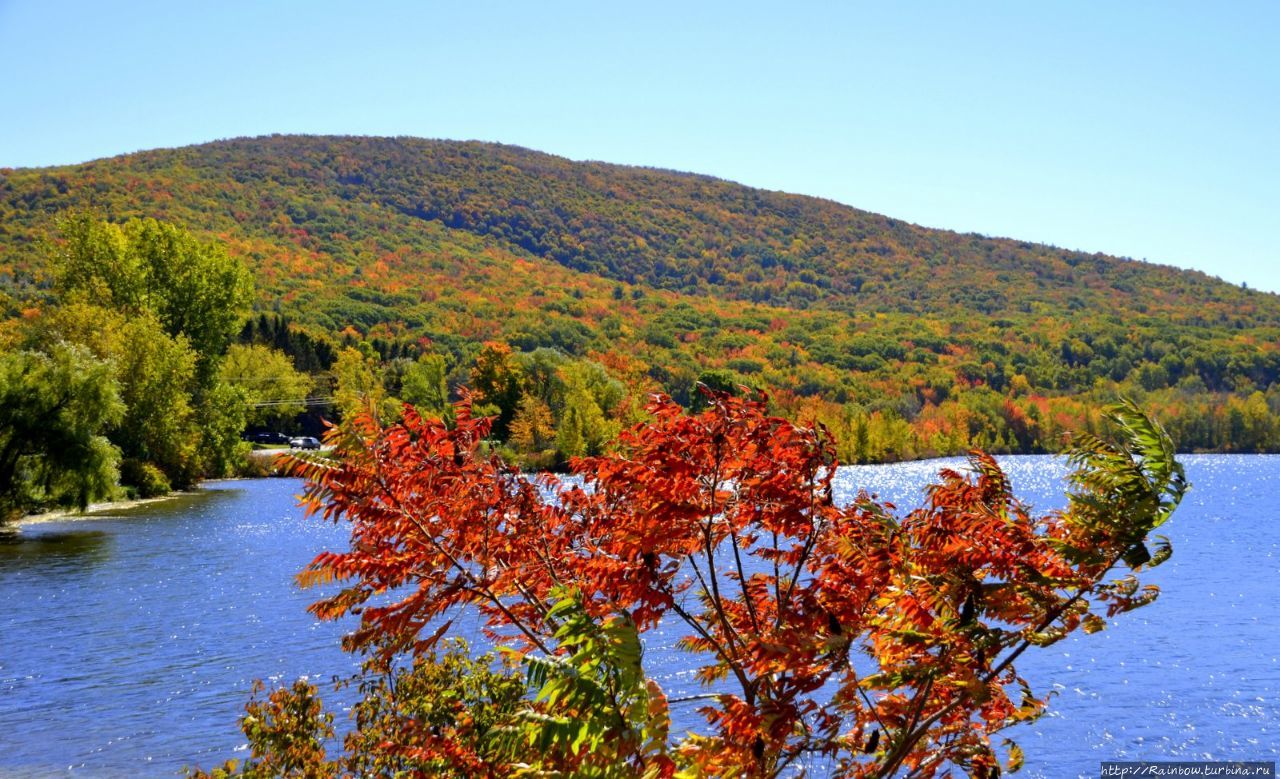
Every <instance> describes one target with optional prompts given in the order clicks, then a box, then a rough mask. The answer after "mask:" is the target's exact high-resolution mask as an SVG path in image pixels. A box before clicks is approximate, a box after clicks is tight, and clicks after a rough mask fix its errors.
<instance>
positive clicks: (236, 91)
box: [0, 0, 1280, 291]
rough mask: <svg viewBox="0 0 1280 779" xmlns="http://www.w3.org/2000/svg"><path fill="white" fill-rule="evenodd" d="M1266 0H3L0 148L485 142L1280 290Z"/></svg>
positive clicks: (1271, 31)
mask: <svg viewBox="0 0 1280 779" xmlns="http://www.w3.org/2000/svg"><path fill="white" fill-rule="evenodd" d="M1278 31H1280V3H1277V2H1271V1H1269V0H1268V1H1267V2H1232V3H1209V2H1198V3H1175V2H1150V3H1143V2H1121V3H1117V2H1061V3H1048V2H1044V3H1042V2H1009V3H992V2H983V3H978V2H973V3H954V2H937V3H930V2H911V3H886V2H879V3H851V2H850V3H838V2H828V3H800V2H786V3H782V2H779V3H776V4H770V5H764V4H753V3H750V2H731V3H723V4H720V3H695V2H688V1H686V2H676V3H661V2H645V3H632V4H627V5H626V7H624V6H623V4H615V3H607V2H600V0H596V1H595V2H580V3H562V2H504V3H497V2H480V1H478V0H466V1H465V2H458V1H455V2H451V3H439V2H402V3H391V2H384V3H380V2H362V3H337V2H333V3H328V2H315V1H312V2H275V3H270V2H252V3H251V2H230V1H227V2H199V3H197V2H185V1H184V0H167V1H166V2H156V3H142V2H101V1H95V2H70V1H64V2H57V1H56V0H0V74H2V75H0V166H13V167H17V166H33V165H51V164H61V163H71V162H79V161H83V160H87V159H92V158H95V157H103V156H110V155H114V154H119V153H123V152H128V151H135V150H138V149H146V148H153V147H159V146H179V145H183V144H189V143H197V142H201V141H207V140H212V139H216V138H227V137H233V136H241V135H259V134H265V133H272V132H282V133H351V134H374V135H417V136H424V137H431V138H460V139H461V138H475V139H482V140H493V141H502V142H505V143H514V144H518V145H521V146H528V147H531V148H534V149H539V150H543V151H548V152H553V153H556V154H561V155H564V156H567V157H571V158H574V159H599V160H606V161H610V162H620V163H630V164H642V165H655V166H660V167H666V168H675V169H680V170H691V171H696V172H700V173H710V174H713V175H717V176H722V177H725V178H729V179H733V180H736V181H741V182H743V183H746V184H750V185H753V186H759V187H766V188H769V189H780V190H786V191H789V192H800V193H804V194H812V195H819V196H823V197H828V198H831V199H834V200H838V201H840V202H843V203H848V204H850V205H854V206H858V207H860V208H865V209H868V210H871V211H876V212H879V213H883V214H888V215H891V216H895V217H899V218H903V219H907V220H910V221H913V222H917V223H919V224H923V225H928V226H933V227H946V228H952V229H957V230H962V231H976V232H982V233H987V234H991V235H1006V236H1012V237H1017V238H1023V239H1028V240H1035V241H1044V242H1048V243H1053V244H1056V245H1059V246H1064V247H1069V248H1077V249H1085V250H1089V251H1105V252H1108V253H1112V254H1119V255H1125V256H1131V257H1135V258H1140V259H1142V258H1145V259H1149V260H1151V261H1153V262H1163V263H1170V264H1175V265H1182V266H1186V267H1195V268H1199V269H1202V270H1206V271H1208V272H1210V273H1212V274H1215V275H1219V276H1221V277H1222V278H1224V279H1227V280H1228V281H1232V282H1237V283H1238V282H1242V281H1244V282H1247V283H1248V284H1249V285H1250V286H1253V287H1258V288H1263V289H1270V290H1273V291H1280V194H1278V193H1280V32H1278Z"/></svg>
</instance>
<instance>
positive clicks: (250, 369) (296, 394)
mask: <svg viewBox="0 0 1280 779" xmlns="http://www.w3.org/2000/svg"><path fill="white" fill-rule="evenodd" d="M218 375H219V377H220V378H221V380H222V381H223V382H224V383H226V384H228V385H230V386H232V387H234V388H236V390H237V391H238V392H239V393H240V394H241V395H242V396H243V398H244V403H245V408H246V411H245V415H244V416H245V422H246V424H249V425H265V426H275V427H279V426H280V425H281V424H282V423H286V422H288V421H289V420H291V419H293V417H295V416H297V415H298V414H300V413H302V412H303V411H305V410H306V407H307V403H306V401H307V395H308V394H309V393H310V391H311V377H310V376H307V375H306V374H305V373H301V372H300V371H297V370H294V367H293V361H292V360H290V359H289V356H288V355H286V354H285V353H284V352H281V351H278V350H276V349H272V348H270V347H268V346H262V345H259V344H252V345H244V344H232V345H231V347H230V348H229V349H228V350H227V356H226V358H225V359H224V360H223V361H222V365H221V367H220V368H219V371H218Z"/></svg>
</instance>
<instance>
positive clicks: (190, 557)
mask: <svg viewBox="0 0 1280 779" xmlns="http://www.w3.org/2000/svg"><path fill="white" fill-rule="evenodd" d="M1183 461H1184V462H1185V463H1186V465H1187V471H1188V475H1189V477H1190V479H1191V481H1192V482H1193V484H1194V488H1193V490H1192V491H1191V492H1190V493H1188V495H1187V497H1186V499H1185V501H1184V503H1183V506H1182V508H1181V509H1179V511H1178V513H1177V514H1176V515H1175V517H1174V519H1173V520H1172V521H1171V522H1170V523H1169V524H1168V525H1167V526H1166V528H1165V530H1166V533H1167V535H1168V536H1169V537H1170V538H1171V539H1172V540H1173V544H1174V556H1173V559H1172V560H1170V561H1169V562H1168V563H1166V564H1165V565H1164V566H1162V567H1160V568H1158V569H1156V570H1155V571H1153V572H1151V573H1149V574H1147V575H1146V576H1145V577H1144V581H1151V582H1155V583H1157V584H1159V585H1161V587H1162V588H1163V590H1164V594H1163V595H1162V596H1161V598H1160V599H1159V600H1158V601H1157V602H1156V603H1155V604H1153V605H1152V606H1149V607H1147V608H1145V609H1142V610H1139V611H1137V612H1133V613H1131V614H1127V615H1121V616H1119V617H1117V618H1116V619H1115V620H1113V622H1112V624H1111V626H1110V627H1109V628H1108V629H1107V630H1106V631H1103V632H1102V633H1100V634H1097V635H1093V636H1084V635H1079V636H1076V637H1073V638H1071V639H1068V640H1067V641H1064V642H1061V643H1059V644H1057V645H1055V646H1053V647H1050V648H1048V649H1044V650H1039V651H1037V652H1031V653H1028V655H1026V656H1024V658H1023V660H1021V661H1020V663H1019V667H1020V669H1021V670H1022V672H1023V675H1024V676H1026V677H1027V678H1028V679H1029V680H1030V681H1031V682H1032V684H1033V686H1034V687H1035V688H1036V689H1039V690H1046V689H1055V690H1057V691H1058V695H1057V696H1056V697H1055V698H1054V699H1053V701H1052V702H1051V704H1050V714H1049V715H1047V716H1046V717H1045V718H1043V719H1041V720H1040V721H1039V722H1036V723H1032V724H1030V725H1026V726H1022V727H1020V728H1015V729H1011V730H1009V731H1006V733H1005V735H1007V736H1009V737H1011V738H1013V739H1014V740H1016V741H1018V742H1019V744H1021V745H1022V747H1023V748H1024V750H1025V752H1026V755H1027V768H1026V770H1025V774H1024V775H1028V776H1038V777H1049V778H1051V779H1056V778H1057V777H1069V776H1097V772H1098V764H1099V762H1100V761H1102V760H1116V759H1215V760H1227V759H1232V760H1275V759H1277V758H1280V645H1278V644H1277V641H1276V636H1277V630H1278V629H1280V603H1278V602H1277V598H1278V597H1280V521H1278V519H1280V497H1278V496H1277V490H1278V489H1280V457H1275V456H1220V455H1203V456H1185V457H1184V458H1183ZM958 462H959V461H945V460H944V461H939V460H934V461H928V462H923V463H908V464H901V465H887V466H854V467H849V468H845V469H842V471H841V473H840V475H839V477H838V485H839V487H840V494H841V496H842V497H844V498H848V497H850V496H851V495H852V494H853V493H854V492H855V491H856V490H857V489H858V488H859V487H865V488H867V489H868V490H870V491H872V492H875V493H878V494H879V495H880V497H882V498H884V499H887V500H892V501H894V502H895V503H897V504H898V505H899V506H900V507H901V508H903V509H904V510H905V509H906V508H909V507H911V506H914V505H916V504H918V503H919V501H920V488H921V486H923V485H924V484H926V483H928V482H929V481H930V480H931V479H932V478H933V476H934V475H935V474H936V472H937V470H938V469H939V468H940V467H943V466H945V465H948V464H955V463H958ZM1001 462H1002V464H1003V465H1004V466H1005V467H1006V469H1007V470H1008V471H1009V473H1010V476H1011V478H1012V479H1013V482H1014V484H1015V486H1016V488H1017V490H1018V493H1019V495H1020V496H1022V497H1024V498H1025V499H1026V500H1028V501H1029V502H1031V503H1033V504H1034V505H1035V506H1036V507H1037V508H1051V507H1054V506H1056V505H1058V504H1059V503H1060V502H1061V500H1062V498H1061V481H1060V479H1061V476H1062V474H1063V472H1064V467H1063V466H1062V464H1061V463H1060V462H1059V461H1057V460H1053V459H1051V458H1047V457H1007V458H1002V460H1001ZM300 489H301V483H300V482H297V481H294V480H286V479H279V480H260V481H237V482H222V483H213V484H210V485H208V486H207V488H206V489H205V490H203V491H201V492H200V493H199V494H197V495H194V496H190V497H184V498H181V499H178V500H175V501H169V502H165V503H160V504H155V505H152V506H147V507H142V508H139V509H135V510H132V511H127V512H120V513H119V514H118V515H114V516H111V517H105V518H93V519H85V520H75V521H64V522H53V523H46V524H41V525H33V526H28V527H27V528H25V529H24V531H23V532H22V533H21V534H20V535H19V536H18V537H17V539H8V540H4V539H2V538H0V777H10V776H22V777H26V776H92V777H107V776H130V777H132V776H173V775H175V774H177V773H178V772H180V771H181V769H182V767H183V766H186V765H200V766H203V767H205V768H209V767H211V766H213V765H215V764H217V763H220V762H221V761H222V760H223V759H225V758H226V757H231V756H237V755H242V753H240V752H237V750H238V749H240V748H241V747H242V744H243V737H242V736H241V734H240V732H239V729H238V727H237V720H238V717H239V715H240V713H241V712H242V707H243V704H244V701H245V699H246V697H247V694H248V690H249V686H250V684H251V683H252V681H253V680H254V679H257V678H262V679H266V680H268V682H270V683H278V684H279V683H287V682H288V681H291V680H292V679H294V678H296V677H298V676H302V675H307V676H310V677H311V678H312V679H313V680H316V681H317V682H319V683H320V684H321V688H322V691H324V689H325V685H324V682H325V681H326V680H328V679H329V678H330V677H332V676H333V675H335V674H345V673H348V672H350V671H351V670H353V669H354V663H353V661H352V659H351V658H350V657H348V656H346V655H344V654H343V653H342V652H341V651H340V649H339V648H338V641H339V638H340V636H341V633H342V631H343V626H342V625H334V624H326V623H319V622H317V621H316V620H315V619H314V618H312V617H311V616H310V615H309V614H307V612H306V611H305V607H306V604H308V603H309V602H311V600H313V599H314V597H315V594H314V593H308V592H302V591H299V590H298V589H297V588H296V587H294V585H293V580H292V577H293V574H294V573H296V572H297V571H298V570H300V569H301V568H302V567H303V566H304V565H305V564H306V563H307V562H308V561H310V559H311V558H312V557H313V556H314V555H315V554H316V553H317V552H318V551H320V550H321V549H325V548H338V547H341V546H342V545H343V544H345V541H346V533H345V530H344V529H343V528H342V527H335V526H332V525H330V524H327V523H324V522H321V521H319V520H303V519H302V515H301V511H300V510H299V509H298V508H296V506H295V502H294V497H293V496H294V495H295V494H296V493H298V492H299V491H300ZM463 628H464V630H466V631H467V632H470V631H471V630H472V629H474V625H470V626H468V625H466V624H465V620H464V623H463ZM670 638H671V636H668V635H665V631H659V632H658V633H657V634H651V635H650V636H649V637H648V640H647V666H648V670H649V671H650V673H652V674H653V675H654V676H656V677H658V678H659V680H660V681H661V682H662V683H663V685H664V687H666V688H667V690H668V692H669V693H671V694H675V695H678V694H680V693H681V692H683V691H689V690H690V689H691V688H692V684H691V681H690V679H689V672H688V671H687V670H686V669H685V668H684V667H683V666H681V665H680V664H679V662H678V661H679V660H680V656H679V655H678V653H675V652H673V651H671V650H670V649H669V648H668V647H667V646H664V643H666V642H667V641H668V640H669V639H670ZM326 700H337V698H336V697H335V695H334V694H333V693H332V692H330V693H328V695H326ZM676 714H677V718H678V719H677V721H678V722H679V721H680V719H687V718H688V717H689V716H691V714H689V713H683V714H682V713H681V712H677V713H676Z"/></svg>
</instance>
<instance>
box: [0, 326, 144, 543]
mask: <svg viewBox="0 0 1280 779" xmlns="http://www.w3.org/2000/svg"><path fill="white" fill-rule="evenodd" d="M123 411H124V407H123V404H122V403H121V402H120V397H119V392H118V389H117V386H116V383H115V380H114V378H113V374H112V369H111V365H110V364H108V363H107V362H105V361H103V360H98V359H95V358H94V357H93V356H92V355H91V354H90V353H89V352H88V351H87V350H86V349H84V348H82V347H77V346H69V345H66V344H58V345H55V346H54V347H53V348H52V349H50V350H49V352H47V353H43V352H34V351H19V352H10V353H8V354H0V522H5V521H11V520H13V519H15V518H17V517H18V516H20V515H21V514H22V513H23V512H24V511H27V510H29V509H32V508H36V507H39V506H42V505H49V504H57V503H73V504H75V505H77V506H79V507H81V508H83V507H84V506H86V505H88V503H89V502H90V501H92V500H96V499H99V498H104V497H108V496H110V494H111V492H112V490H113V488H114V486H115V481H116V475H117V471H116V468H117V463H118V461H119V451H118V450H117V449H116V448H115V447H114V446H112V445H111V443H110V442H109V441H107V439H106V438H105V437H104V436H103V435H102V432H103V430H104V428H106V427H107V426H108V425H111V424H113V423H115V422H117V421H118V420H119V419H120V418H121V415H122V413H123Z"/></svg>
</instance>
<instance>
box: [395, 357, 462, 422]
mask: <svg viewBox="0 0 1280 779" xmlns="http://www.w3.org/2000/svg"><path fill="white" fill-rule="evenodd" d="M447 373H448V371H447V370H446V368H445V362H444V357H442V356H440V355H438V354H423V355H422V356H420V357H419V358H418V360H417V362H414V363H412V364H410V365H409V366H408V368H406V369H405V372H404V375H403V377H402V378H401V380H400V399H401V400H403V401H404V402H405V403H412V404H413V405H414V406H416V407H417V409H418V411H419V413H422V414H427V415H429V416H435V417H439V416H446V417H447V416H449V415H451V414H452V412H453V409H452V407H451V406H450V405H449V387H448V385H447V384H446V383H445V375H446V374H447Z"/></svg>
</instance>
